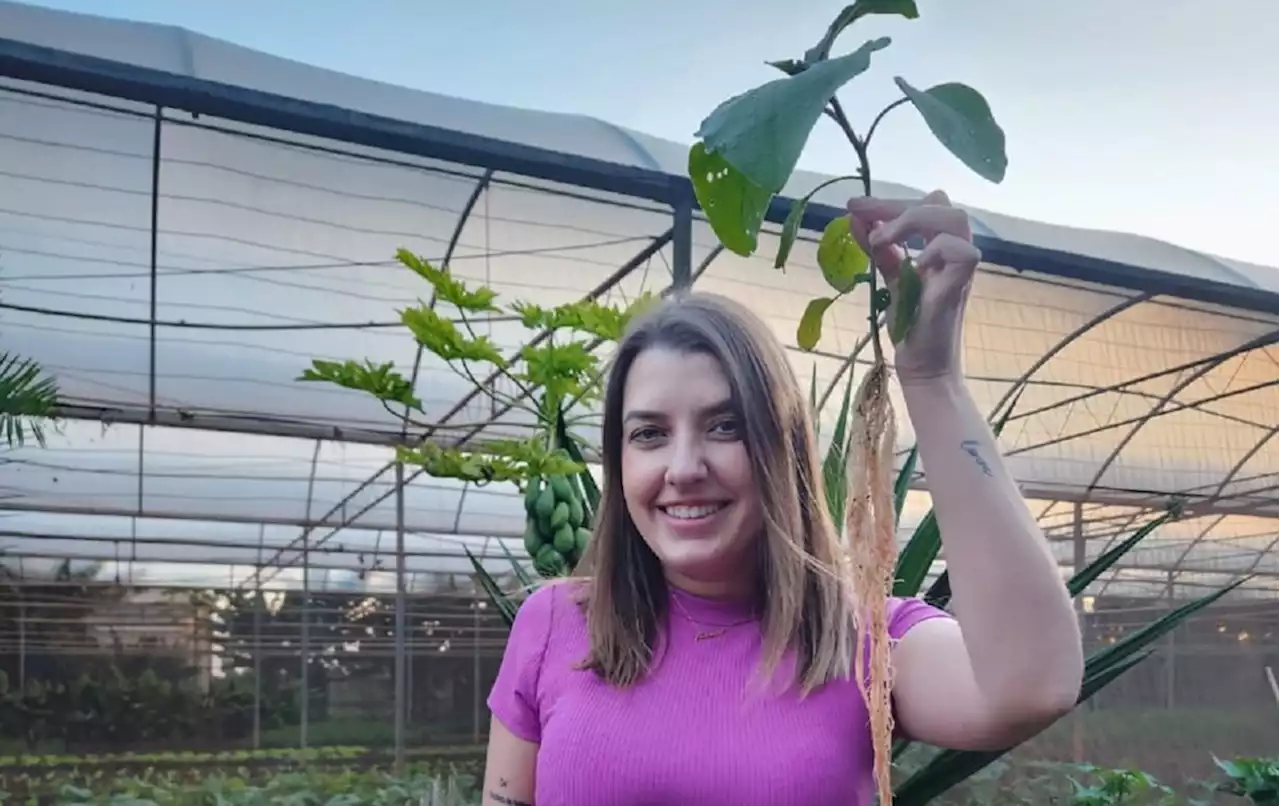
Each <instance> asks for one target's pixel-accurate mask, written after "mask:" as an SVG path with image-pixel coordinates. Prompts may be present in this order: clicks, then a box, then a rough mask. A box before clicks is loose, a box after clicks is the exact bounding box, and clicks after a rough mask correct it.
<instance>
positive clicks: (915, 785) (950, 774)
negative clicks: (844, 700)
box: [893, 651, 1151, 806]
mask: <svg viewBox="0 0 1280 806" xmlns="http://www.w3.org/2000/svg"><path fill="white" fill-rule="evenodd" d="M1150 654H1151V652H1150V651H1148V652H1147V653H1145V654H1143V655H1141V656H1138V657H1134V658H1130V659H1129V661H1128V662H1126V663H1125V664H1123V665H1118V666H1116V667H1114V668H1110V669H1107V670H1105V671H1104V672H1101V673H1099V674H1096V675H1094V676H1092V677H1086V679H1085V681H1084V684H1083V685H1082V686H1081V688H1080V698H1079V700H1078V702H1084V701H1085V700H1087V699H1089V698H1090V697H1092V696H1093V695H1094V694H1096V693H1098V692H1099V691H1101V690H1102V689H1103V688H1105V687H1106V686H1108V685H1110V684H1111V683H1112V682H1113V681H1114V680H1115V679H1116V678H1118V677H1120V675H1122V674H1124V673H1125V672H1127V671H1128V670H1130V669H1132V668H1133V667H1134V666H1137V665H1138V664H1139V663H1141V662H1142V661H1143V660H1146V658H1147V657H1148V656H1149V655H1150ZM895 749H896V750H899V752H900V751H901V749H905V746H903V747H895ZM1012 749H1013V748H1006V749H1004V750H991V751H982V752H974V751H962V750H944V751H942V752H940V753H938V754H937V755H936V756H934V757H933V758H932V759H931V760H930V761H929V763H928V764H926V765H924V766H923V767H921V768H920V769H918V770H916V772H915V773H913V774H912V775H911V776H910V777H909V778H907V780H905V781H903V782H902V783H901V784H900V785H899V786H898V788H897V789H896V790H895V791H894V793H893V806H924V804H927V803H932V802H933V800H934V798H937V797H938V796H939V795H941V794H943V793H944V792H946V791H947V790H949V789H951V788H952V787H954V786H955V785H956V784H959V783H960V782H961V781H964V780H965V779H966V778H969V777H970V776H972V775H973V774H975V773H977V772H979V771H981V770H982V769H983V768H985V767H987V766H988V765H990V764H991V763H992V762H993V761H995V760H997V759H999V758H1000V757H1001V756H1003V755H1005V754H1006V753H1008V752H1009V750H1012Z"/></svg>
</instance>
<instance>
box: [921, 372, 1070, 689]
mask: <svg viewBox="0 0 1280 806" xmlns="http://www.w3.org/2000/svg"><path fill="white" fill-rule="evenodd" d="M903 394H904V397H905V400H906V405H907V410H908V412H909V414H910V417H911V422H912V425H913V426H914V428H915V432H916V439H917V445H918V447H919V452H920V461H921V464H922V465H923V466H924V470H925V473H926V475H927V479H928V487H929V491H930V493H931V495H932V497H933V506H934V511H935V514H936V516H937V519H938V526H939V531H940V532H941V534H942V545H943V552H944V555H945V559H946V563H947V568H948V572H949V576H950V581H951V592H952V600H953V603H954V611H955V614H956V618H957V620H958V621H959V623H960V627H961V630H962V631H963V633H964V639H965V646H966V648H967V650H968V653H969V656H970V659H971V662H972V665H973V670H974V676H975V679H976V680H977V683H978V685H979V686H980V688H981V689H982V690H983V693H984V695H985V696H986V697H987V698H988V699H989V700H990V702H991V703H992V705H993V706H994V707H997V708H1001V709H1004V708H1008V709H1010V710H1011V711H1013V712H1018V711H1024V710H1026V709H1029V708H1030V709H1038V708H1047V709H1058V708H1069V707H1071V705H1073V704H1074V702H1075V697H1076V695H1077V693H1078V691H1079V686H1080V678H1081V674H1082V664H1083V661H1082V652H1081V644H1080V632H1079V626H1078V624H1077V621H1076V616H1075V613H1074V611H1073V609H1072V605H1071V598H1070V596H1069V594H1068V593H1067V590H1066V586H1065V584H1063V581H1062V578H1061V576H1060V575H1059V571H1058V565H1057V562H1056V561H1055V560H1054V558H1053V555H1052V554H1051V553H1050V549H1049V545H1048V542H1047V541H1046V539H1045V537H1044V534H1043V533H1042V532H1041V530H1040V528H1039V527H1038V526H1037V525H1036V523H1035V520H1034V518H1032V516H1031V513H1030V512H1029V511H1028V509H1027V506H1026V504H1025V503H1024V501H1023V499H1022V495H1021V493H1020V492H1019V490H1018V488H1017V485H1016V484H1015V483H1014V480H1013V478H1012V477H1011V476H1010V474H1009V472H1008V470H1007V469H1006V468H1005V465H1004V462H1003V460H1002V459H1001V457H1000V451H999V448H998V446H997V444H996V441H995V438H994V436H993V434H992V431H991V428H990V426H989V425H988V424H987V421H986V419H985V418H984V417H983V415H982V413H981V412H980V411H979V410H978V407H977V404H976V403H975V402H974V400H973V398H972V396H971V395H970V394H969V391H968V390H967V389H966V388H965V386H964V381H963V380H962V379H959V378H953V377H948V378H940V379H932V380H928V381H909V380H904V381H903Z"/></svg>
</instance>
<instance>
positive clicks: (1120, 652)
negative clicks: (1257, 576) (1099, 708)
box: [1084, 577, 1249, 676]
mask: <svg viewBox="0 0 1280 806" xmlns="http://www.w3.org/2000/svg"><path fill="white" fill-rule="evenodd" d="M1247 579H1249V577H1241V578H1240V579H1237V580H1236V581H1235V582H1232V583H1231V584H1230V585H1227V586H1226V587H1224V588H1220V589H1219V590H1216V591H1214V592H1213V593H1210V594H1208V595H1206V596H1201V597H1200V598H1199V599H1193V600H1192V601H1190V602H1187V603H1186V604H1184V605H1182V606H1181V607H1178V608H1175V609H1173V610H1170V611H1169V612H1168V613H1165V614H1164V615H1163V616H1161V617H1160V618H1158V619H1156V620H1155V621H1153V622H1151V623H1150V624H1148V625H1146V626H1145V627H1143V628H1142V629H1140V630H1138V631H1137V632H1132V633H1129V634H1127V635H1125V637H1124V639H1123V640H1121V641H1119V642H1118V643H1115V644H1112V645H1110V646H1108V647H1106V648H1105V649H1102V650H1100V651H1099V652H1097V653H1095V654H1094V655H1093V656H1092V657H1091V658H1089V659H1088V660H1086V661H1085V664H1084V670H1085V675H1086V676H1087V675H1090V674H1093V673H1094V672H1096V671H1098V670H1100V669H1104V668H1107V667H1109V666H1111V665H1112V664H1115V663H1119V662H1120V661H1122V660H1124V659H1125V658H1127V657H1129V656H1130V655H1132V654H1134V653H1135V652H1137V651H1139V650H1141V649H1143V648H1145V647H1146V646H1148V645H1149V644H1151V642H1153V641H1155V640H1156V639H1158V638H1162V637H1164V636H1165V635H1166V634H1167V633H1169V632H1170V631H1172V630H1173V629H1174V628H1175V627H1177V626H1178V625H1180V624H1182V622H1184V621H1186V620H1187V619H1188V618H1190V617H1191V616H1193V615H1195V614H1196V613H1198V612H1200V611H1201V610H1203V609H1205V608H1206V607H1208V606H1209V605H1211V604H1213V603H1214V602H1216V601H1218V600H1219V599H1221V598H1222V597H1223V596H1226V595H1227V594H1228V593H1230V592H1231V591H1233V590H1235V589H1236V588H1238V587H1240V586H1241V585H1243V584H1244V583H1245V580H1247Z"/></svg>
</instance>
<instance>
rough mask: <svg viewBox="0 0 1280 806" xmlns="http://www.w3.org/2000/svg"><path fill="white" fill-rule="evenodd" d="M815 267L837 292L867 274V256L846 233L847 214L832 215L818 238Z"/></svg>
mask: <svg viewBox="0 0 1280 806" xmlns="http://www.w3.org/2000/svg"><path fill="white" fill-rule="evenodd" d="M818 267H819V268H821V269H822V276H823V277H825V278H826V280H827V285H829V286H831V287H832V288H834V289H835V290H836V291H838V292H839V293H841V294H847V293H849V292H850V291H852V290H853V289H854V288H855V287H856V286H857V285H858V284H859V283H863V282H866V281H867V280H868V278H869V277H870V274H869V270H870V267H871V259H870V258H868V257H867V253H866V252H864V251H862V247H861V246H859V245H858V242H857V241H856V240H854V238H853V234H852V233H850V232H849V217H848V216H840V217H839V218H833V219H831V221H830V222H829V223H828V224H827V226H826V229H824V230H823V231H822V239H821V240H820V241H818Z"/></svg>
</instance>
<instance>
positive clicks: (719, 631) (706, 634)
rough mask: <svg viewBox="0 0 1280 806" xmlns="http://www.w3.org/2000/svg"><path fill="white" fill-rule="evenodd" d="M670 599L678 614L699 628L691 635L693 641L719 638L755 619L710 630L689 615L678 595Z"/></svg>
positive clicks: (717, 626)
mask: <svg viewBox="0 0 1280 806" xmlns="http://www.w3.org/2000/svg"><path fill="white" fill-rule="evenodd" d="M671 599H672V601H674V602H675V603H676V607H677V608H678V609H679V610H680V615H682V616H684V619H685V621H688V622H689V623H690V624H692V625H693V626H694V627H697V628H699V632H697V633H695V634H694V636H693V640H695V641H709V640H711V639H712V638H719V637H720V636H722V635H724V634H725V633H727V632H728V631H729V630H731V629H733V628H734V627H740V626H742V625H743V624H750V623H752V622H753V621H755V619H754V618H745V619H742V620H741V621H735V622H733V623H731V624H724V625H715V629H710V630H708V629H701V628H704V627H706V626H708V625H706V624H703V623H702V622H700V621H698V620H697V619H695V618H694V617H693V616H692V615H690V614H689V611H688V610H686V609H685V606H684V602H681V601H680V598H679V597H678V596H673V597H671Z"/></svg>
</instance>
